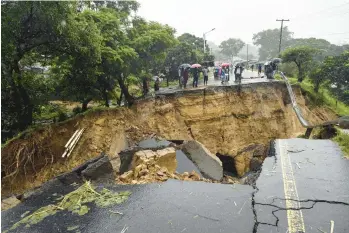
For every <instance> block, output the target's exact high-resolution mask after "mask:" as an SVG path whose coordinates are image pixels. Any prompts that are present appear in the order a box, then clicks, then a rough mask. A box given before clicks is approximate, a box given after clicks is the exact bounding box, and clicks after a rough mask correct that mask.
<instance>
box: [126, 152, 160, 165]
mask: <svg viewBox="0 0 349 233" xmlns="http://www.w3.org/2000/svg"><path fill="white" fill-rule="evenodd" d="M155 157H156V153H155V152H153V151H152V150H141V151H137V152H136V153H135V154H134V156H133V159H132V162H131V168H132V169H133V168H135V167H137V166H138V165H139V164H151V163H153V162H154V161H155Z"/></svg>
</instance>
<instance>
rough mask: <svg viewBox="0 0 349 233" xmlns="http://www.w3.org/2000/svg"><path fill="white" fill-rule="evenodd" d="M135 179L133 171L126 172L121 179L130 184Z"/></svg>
mask: <svg viewBox="0 0 349 233" xmlns="http://www.w3.org/2000/svg"><path fill="white" fill-rule="evenodd" d="M132 177H133V171H128V172H125V173H124V174H122V175H121V176H120V177H119V179H120V180H121V181H122V182H129V181H130V180H131V179H132Z"/></svg>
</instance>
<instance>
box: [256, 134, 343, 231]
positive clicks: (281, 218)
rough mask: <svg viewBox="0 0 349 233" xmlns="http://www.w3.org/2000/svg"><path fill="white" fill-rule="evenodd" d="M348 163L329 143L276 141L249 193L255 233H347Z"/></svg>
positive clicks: (295, 140) (320, 141)
mask: <svg viewBox="0 0 349 233" xmlns="http://www.w3.org/2000/svg"><path fill="white" fill-rule="evenodd" d="M348 180H349V160H347V159H344V158H343V156H342V154H341V151H340V149H339V148H338V146H337V145H336V144H335V143H334V142H332V141H330V140H306V139H285V140H277V141H276V144H275V157H269V158H267V159H266V160H265V161H264V164H263V170H262V173H261V175H260V177H259V179H258V180H257V184H256V187H257V190H256V192H255V193H254V202H255V204H254V209H255V210H256V211H255V212H256V216H257V227H256V228H257V232H286V231H287V230H288V232H291V233H292V232H321V231H323V232H327V233H329V232H330V221H334V232H349V221H348V219H349V183H348Z"/></svg>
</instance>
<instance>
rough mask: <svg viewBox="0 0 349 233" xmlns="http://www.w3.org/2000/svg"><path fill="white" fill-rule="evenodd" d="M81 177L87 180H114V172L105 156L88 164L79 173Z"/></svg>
mask: <svg viewBox="0 0 349 233" xmlns="http://www.w3.org/2000/svg"><path fill="white" fill-rule="evenodd" d="M81 175H82V176H83V177H85V178H86V179H88V180H98V179H100V178H103V179H105V178H107V179H112V180H114V179H115V172H114V170H113V166H112V165H111V163H110V160H109V157H108V156H107V155H105V156H104V157H103V158H101V159H99V160H97V161H96V162H94V163H91V164H89V165H88V166H87V168H85V169H84V170H83V171H82V172H81Z"/></svg>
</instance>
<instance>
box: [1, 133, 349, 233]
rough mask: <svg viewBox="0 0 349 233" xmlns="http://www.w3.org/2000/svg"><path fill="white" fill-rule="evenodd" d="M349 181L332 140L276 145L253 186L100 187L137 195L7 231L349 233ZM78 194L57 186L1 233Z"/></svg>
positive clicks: (6, 222) (346, 163)
mask: <svg viewBox="0 0 349 233" xmlns="http://www.w3.org/2000/svg"><path fill="white" fill-rule="evenodd" d="M348 179H349V160H346V159H343V158H342V156H341V152H340V149H339V148H338V146H337V145H336V144H334V143H333V142H331V141H330V140H308V139H283V140H276V141H275V143H273V146H272V148H271V150H270V156H269V157H267V159H266V160H265V161H264V163H263V166H262V169H261V173H260V176H259V178H258V179H257V181H256V183H255V185H252V186H250V185H240V184H234V185H226V184H212V183H205V182H194V181H192V182H189V181H178V180H172V179H170V180H168V181H166V182H164V183H152V184H143V185H115V184H99V186H100V187H102V186H103V187H106V188H108V189H110V190H113V191H118V192H119V191H125V190H128V191H131V193H132V194H131V195H130V196H129V198H128V200H126V201H125V202H124V203H122V204H120V205H117V206H113V207H111V208H107V209H105V208H98V207H96V206H94V205H90V206H89V207H90V211H89V212H88V213H87V214H85V215H82V216H79V215H77V214H71V213H69V212H68V211H61V212H59V213H57V214H55V215H52V216H48V217H46V218H45V219H44V220H42V221H41V222H38V223H37V224H33V225H30V226H29V227H28V228H26V227H25V226H21V227H18V228H15V229H14V230H13V231H9V232H28V233H29V232H91V233H92V232H105V233H107V232H126V230H127V232H242V233H244V232H253V233H256V232H261V233H262V232H292V233H293V232H330V228H331V222H332V225H333V226H332V227H334V232H348V231H349V222H348V219H349V196H348V193H349V184H348V182H347V180H348ZM100 187H99V188H100ZM73 189H74V186H72V185H64V184H62V183H58V184H57V183H55V185H49V186H47V187H46V189H45V192H40V193H38V194H37V195H33V196H31V197H29V198H28V199H27V200H26V201H25V202H23V203H21V204H19V205H17V206H16V207H14V208H12V209H10V210H7V211H3V212H2V223H3V224H2V231H4V230H7V229H9V228H10V227H11V226H12V225H13V224H15V223H16V222H18V221H20V220H21V215H22V216H23V214H25V213H27V211H29V212H32V211H34V210H36V209H38V208H39V207H42V206H44V205H47V204H50V203H52V201H53V199H54V198H55V197H57V196H60V195H64V194H66V193H68V192H71V191H72V190H73ZM68 229H74V230H73V231H68Z"/></svg>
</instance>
